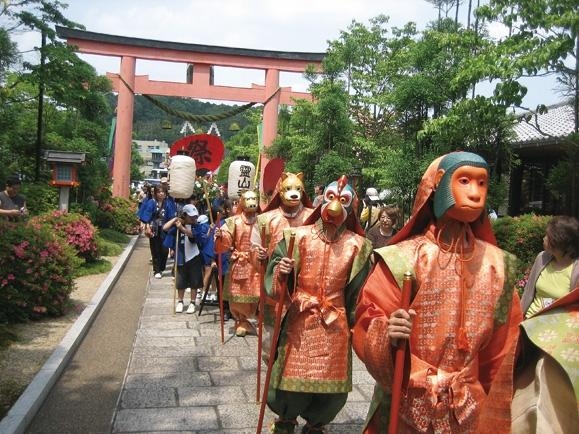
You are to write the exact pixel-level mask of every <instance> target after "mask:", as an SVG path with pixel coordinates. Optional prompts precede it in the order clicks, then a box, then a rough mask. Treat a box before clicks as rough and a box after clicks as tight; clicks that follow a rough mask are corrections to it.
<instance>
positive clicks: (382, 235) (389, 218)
mask: <svg viewBox="0 0 579 434" xmlns="http://www.w3.org/2000/svg"><path fill="white" fill-rule="evenodd" d="M397 221H398V208H396V207H395V206H383V207H382V208H380V211H379V212H378V224H376V225H374V226H372V227H371V228H370V230H369V231H368V233H367V235H366V237H368V239H369V240H370V241H372V247H373V248H375V249H378V248H380V247H384V246H385V245H386V244H387V243H388V240H389V239H390V238H392V236H393V235H394V234H395V233H396V228H395V227H394V226H395V225H396V223H397Z"/></svg>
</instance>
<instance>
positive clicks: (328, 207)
mask: <svg viewBox="0 0 579 434" xmlns="http://www.w3.org/2000/svg"><path fill="white" fill-rule="evenodd" d="M357 201H358V197H357V196H356V192H355V191H354V189H353V188H352V187H351V186H350V184H348V178H347V177H346V175H342V176H341V177H340V179H338V180H337V181H334V182H332V183H330V184H328V186H327V187H326V188H325V189H324V201H323V203H322V207H321V215H322V220H323V221H324V222H326V223H331V224H333V225H335V226H336V227H340V226H341V225H342V224H343V223H344V222H345V221H346V218H347V217H348V214H350V213H351V212H352V209H353V208H354V206H355V204H356V203H357Z"/></svg>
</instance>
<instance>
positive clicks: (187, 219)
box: [163, 204, 203, 314]
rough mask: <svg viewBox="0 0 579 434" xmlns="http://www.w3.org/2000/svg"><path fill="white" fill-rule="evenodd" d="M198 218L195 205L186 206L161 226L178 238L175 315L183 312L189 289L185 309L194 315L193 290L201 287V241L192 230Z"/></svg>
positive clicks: (194, 292)
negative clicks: (188, 290) (187, 292)
mask: <svg viewBox="0 0 579 434" xmlns="http://www.w3.org/2000/svg"><path fill="white" fill-rule="evenodd" d="M198 217H199V211H197V208H196V207H195V205H192V204H187V205H185V206H184V207H183V210H182V211H181V214H180V215H179V216H178V217H174V218H172V219H171V220H169V221H168V222H167V223H165V224H164V225H163V230H164V231H165V232H169V233H171V234H174V235H175V237H178V239H177V251H176V252H175V261H176V265H177V270H176V272H175V286H176V288H177V296H178V301H177V306H175V312H176V313H182V312H183V308H184V305H183V298H184V296H185V290H186V289H187V288H191V301H190V302H189V306H188V307H187V313H189V314H191V313H194V312H195V294H196V291H195V289H196V288H201V287H202V286H203V259H202V257H201V252H200V250H199V245H198V242H199V241H201V240H199V234H196V231H195V229H194V226H195V224H196V223H197V218H198Z"/></svg>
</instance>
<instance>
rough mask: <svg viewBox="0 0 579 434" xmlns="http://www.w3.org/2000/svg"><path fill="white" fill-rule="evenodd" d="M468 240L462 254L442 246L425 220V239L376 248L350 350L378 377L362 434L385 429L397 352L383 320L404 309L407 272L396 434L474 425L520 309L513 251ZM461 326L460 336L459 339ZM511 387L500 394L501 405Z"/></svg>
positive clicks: (495, 429) (463, 430)
mask: <svg viewBox="0 0 579 434" xmlns="http://www.w3.org/2000/svg"><path fill="white" fill-rule="evenodd" d="M474 243H475V244H474V248H473V249H472V250H471V251H469V252H462V256H461V257H459V255H458V254H457V253H453V252H443V251H441V249H440V248H439V246H438V244H437V243H436V240H435V237H434V227H433V226H430V228H429V229H428V230H427V231H426V233H425V234H424V235H419V236H414V237H412V238H409V239H407V240H404V241H401V242H400V243H398V244H396V245H393V246H388V247H384V248H382V249H378V250H377V251H376V253H377V254H378V255H379V261H378V262H377V264H376V267H375V269H374V270H373V271H372V273H371V274H370V276H369V278H368V280H367V282H366V283H365V285H364V287H363V288H362V291H361V293H360V298H359V301H358V307H357V311H356V325H355V327H354V330H353V334H354V338H353V346H354V349H355V351H356V353H357V354H358V356H359V357H360V359H361V360H362V361H363V362H364V363H365V364H366V367H367V368H368V371H369V372H370V374H372V376H373V377H374V378H375V379H376V381H377V385H376V388H375V393H374V399H373V402H372V405H371V408H370V413H369V417H368V426H367V427H366V430H365V431H364V432H365V433H386V432H387V429H388V421H389V410H390V409H389V407H390V406H389V404H390V393H391V391H390V389H391V385H392V377H393V354H394V353H393V347H392V346H391V344H390V342H389V338H388V334H387V326H388V318H389V317H390V314H391V313H392V312H393V311H395V310H396V309H398V308H399V306H400V290H399V287H401V286H402V277H403V274H404V272H405V271H411V272H412V273H413V274H414V276H415V279H416V282H415V286H414V289H415V292H414V294H413V297H414V298H413V301H412V302H411V306H410V308H411V309H414V310H415V311H416V317H415V318H414V322H413V327H412V333H411V337H410V342H409V348H410V359H409V363H408V359H407V362H406V368H408V364H409V369H406V371H405V384H406V385H407V387H406V388H403V389H404V390H405V393H403V394H402V400H401V408H400V413H399V417H400V423H399V432H404V433H433V432H440V433H470V432H475V431H476V429H477V422H478V415H479V413H480V411H481V406H482V404H483V402H484V401H485V397H486V396H487V393H488V392H489V388H490V386H491V383H492V381H493V378H494V376H495V373H496V372H497V370H498V368H499V366H500V364H501V362H502V361H503V359H504V356H505V355H506V354H507V353H508V350H509V348H510V347H511V345H512V343H513V342H514V341H515V340H516V337H517V327H518V324H519V323H520V321H521V319H522V313H521V310H520V307H519V300H518V296H517V295H516V293H515V291H514V290H513V288H514V285H513V283H514V276H513V275H512V273H514V272H515V270H516V269H515V267H514V263H513V261H514V257H512V255H510V254H508V253H506V252H503V251H502V250H500V249H499V248H497V247H495V246H493V245H492V244H490V243H488V242H485V241H482V240H479V239H477V240H475V241H474ZM460 328H462V329H463V330H464V331H465V332H466V334H465V335H462V336H463V339H461V338H460V336H461V335H460V334H459V329H460ZM464 338H466V339H464ZM507 389H508V388H507ZM509 392H510V389H509V390H507V391H506V393H505V394H504V395H503V396H502V399H505V400H506V403H504V404H505V405H506V407H508V403H509V402H510V394H509ZM505 405H504V406H505ZM500 407H501V406H497V408H500ZM504 428H507V431H506V432H508V426H507V427H499V426H493V427H482V431H485V430H490V431H493V432H495V433H499V432H501V430H502V429H504Z"/></svg>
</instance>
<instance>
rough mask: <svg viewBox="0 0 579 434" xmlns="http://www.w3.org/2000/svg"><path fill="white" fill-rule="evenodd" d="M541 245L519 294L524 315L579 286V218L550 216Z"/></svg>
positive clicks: (540, 308)
mask: <svg viewBox="0 0 579 434" xmlns="http://www.w3.org/2000/svg"><path fill="white" fill-rule="evenodd" d="M543 248H544V249H545V250H543V251H542V252H541V253H539V254H538V255H537V258H536V259H535V262H534V264H533V267H532V268H531V271H530V272H529V279H528V280H527V284H526V285H525V290H524V292H523V296H522V298H521V307H522V309H523V313H524V315H525V318H529V317H531V316H533V315H535V314H537V313H539V312H540V311H541V310H542V309H544V308H546V307H547V306H549V305H550V304H551V303H553V302H554V301H555V300H557V299H558V298H561V297H563V296H564V295H566V294H568V293H569V292H570V291H571V290H572V289H573V288H576V287H577V286H579V221H578V220H577V219H576V218H575V217H569V216H556V217H553V218H552V219H551V220H550V221H549V223H548V224H547V230H546V234H545V236H544V238H543Z"/></svg>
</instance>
